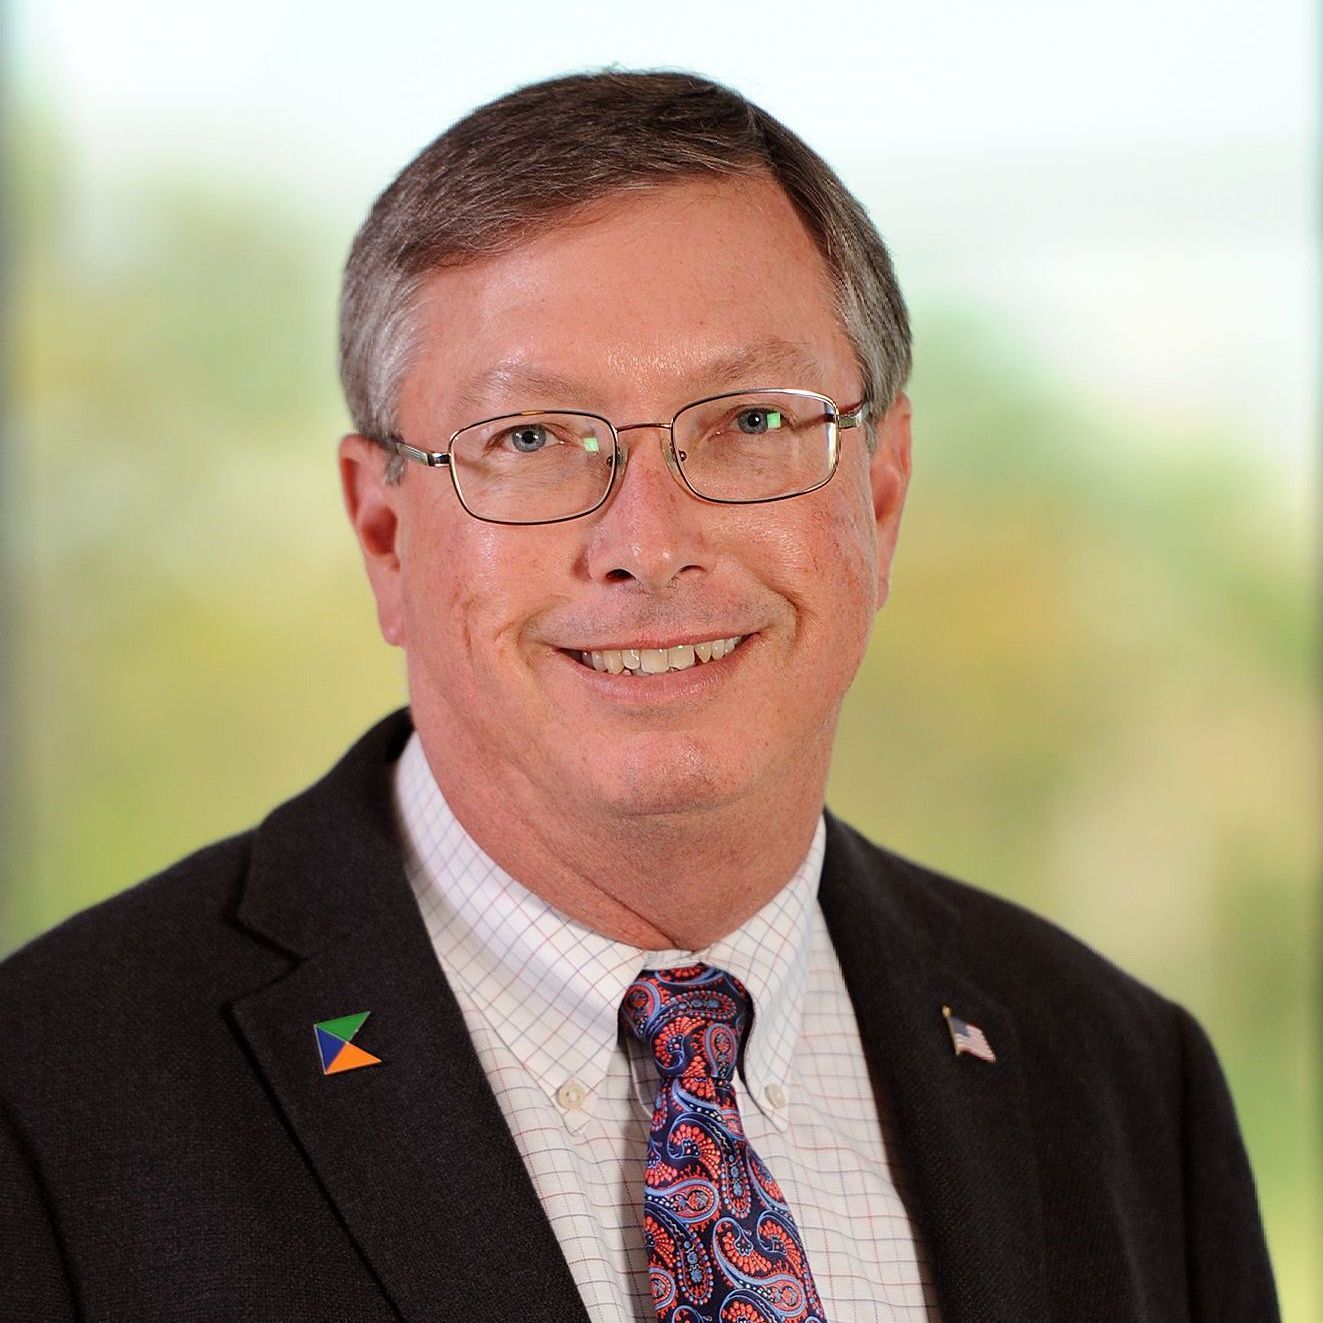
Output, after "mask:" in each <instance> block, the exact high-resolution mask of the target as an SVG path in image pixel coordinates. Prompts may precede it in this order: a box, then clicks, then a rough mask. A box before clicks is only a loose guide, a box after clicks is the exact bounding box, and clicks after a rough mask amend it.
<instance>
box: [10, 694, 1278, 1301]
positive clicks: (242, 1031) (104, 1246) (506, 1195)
mask: <svg viewBox="0 0 1323 1323" xmlns="http://www.w3.org/2000/svg"><path fill="white" fill-rule="evenodd" d="M409 729H410V727H409V723H408V719H407V716H406V715H405V714H403V713H398V714H396V715H395V716H393V717H391V718H389V719H388V720H386V721H385V722H383V723H382V724H381V725H380V726H378V727H376V728H375V729H374V730H372V731H371V732H370V733H369V734H368V735H367V736H365V737H364V738H363V739H362V740H361V741H360V742H359V743H358V744H357V745H356V746H355V747H354V748H353V749H352V750H351V751H350V752H349V753H348V754H347V755H346V757H345V758H344V759H343V761H342V762H341V763H340V764H339V765H338V766H337V767H336V768H335V769H334V770H333V771H332V772H331V773H330V774H329V775H328V776H327V777H326V778H325V779H324V780H323V781H321V782H320V783H319V784H317V785H316V786H314V787H313V788H312V789H311V790H309V791H307V792H305V793H304V794H302V795H300V796H298V797H297V798H296V799H294V800H292V801H290V802H289V803H288V804H285V805H284V806H283V807H281V808H279V809H277V810H276V811H275V812H274V813H273V814H272V815H271V816H270V817H269V818H268V819H267V820H266V821H265V822H264V823H263V824H262V825H261V826H260V827H259V828H258V829H257V830H256V831H254V832H249V833H247V834H245V835H242V836H238V837H235V838H233V839H231V840H228V841H223V842H221V843H220V844H217V845H213V846H211V847H210V848H208V849H206V850H203V851H201V852H200V853H199V854H196V855H194V856H192V857H191V858H189V859H186V860H184V861H183V862H182V863H179V864H177V865H175V866H174V867H173V868H171V869H169V870H168V871H167V872H165V873H162V874H161V875H159V876H158V877H155V878H152V879H150V880H149V881H147V882H144V883H143V884H142V885H141V886H138V887H135V888H134V889H132V890H130V891H128V892H125V893H124V894H122V895H119V896H117V897H115V898H114V899H112V900H109V901H107V902H105V903H104V904H102V905H99V906H97V907H96V908H95V909H92V910H90V911H88V912H86V913H83V914H80V915H78V916H77V917H75V918H73V919H71V920H69V921H68V922H67V923H65V924H63V925H62V926H61V927H59V928H57V929H56V930H55V931H53V932H51V933H49V934H47V935H46V936H44V937H42V938H40V939H39V940H37V941H36V942H34V943H32V944H31V945H29V946H27V947H26V948H25V949H23V950H22V951H20V952H18V953H17V954H16V955H14V956H12V957H11V958H10V959H9V960H8V961H7V962H6V963H5V964H4V965H3V966H0V1032H2V1033H3V1039H2V1040H0V1041H2V1042H3V1058H2V1059H0V1113H2V1117H3V1122H2V1126H0V1189H2V1190H3V1198H2V1199H0V1317H3V1318H13V1319H22V1320H24V1323H32V1321H33V1320H42V1321H43V1323H45V1321H47V1320H52V1321H53V1320H63V1319H71V1318H86V1319H90V1320H108V1319H125V1320H129V1319H131V1320H149V1319H150V1320H169V1323H183V1321H185V1320H194V1319H207V1320H212V1319H215V1320H221V1319H224V1320H231V1319H252V1320H262V1323H295V1321H300V1320H313V1319H318V1320H322V1319H331V1320H365V1321H366V1320H375V1319H382V1320H385V1319H398V1318H403V1319H407V1320H410V1321H411V1323H422V1320H459V1319H466V1320H467V1319H479V1320H493V1321H497V1323H503V1321H504V1320H511V1321H513V1320H516V1319H520V1320H523V1319H537V1320H539V1321H540V1323H561V1321H564V1323H570V1321H571V1320H574V1321H575V1323H584V1320H586V1317H587V1316H586V1314H585V1313H584V1310H583V1306H582V1304H581V1303H580V1301H579V1298H578V1296H577V1293H576V1291H575V1288H574V1285H573V1282H572V1280H571V1277H570V1274H569V1271H568V1269H567V1267H566V1265H565V1261H564V1259H563V1257H562V1255H561V1252H560V1250H559V1247H558V1245H557V1243H556V1240H555V1237H554V1236H553V1234H552V1232H551V1230H550V1228H549V1226H548V1223H547V1221H546V1218H545V1217H544V1215H543V1213H542V1209H541V1206H540V1204H539V1202H538V1200H537V1198H536V1196H535V1194H534V1191H533V1187H532V1185H531V1183H530V1181H529V1178H528V1175H527V1173H526V1171H525V1168H524V1165H523V1162H522V1160H521V1159H520V1156H519V1153H518V1151H517V1150H516V1148H515V1146H514V1142H513V1140H512V1139H511V1136H510V1134H509V1131H508V1129H507V1127H506V1125H505V1123H504V1120H503V1118H502V1115H501V1112H500V1109H499V1107H498V1105H497V1103H496V1101H495V1099H494V1098H493V1096H492V1093H491V1091H490V1089H489V1087H488V1085H487V1081H486V1078H485V1076H484V1074H483V1072H482V1069H481V1067H480V1065H479V1063H478V1060H477V1058H476V1056H475V1054H474V1050H473V1047H472V1044H471V1042H470V1040H469V1037H468V1035H467V1033H466V1032H465V1029H464V1025H463V1021H462V1019H461V1016H460V1013H459V1010H458V1008H457V1006H456V1004H455V1000H454V997H453V996H452V994H451V992H450V989H449V987H448V986H447V984H446V980H445V978H444V976H443V974H442V972H441V969H440V967H439V965H438V963H437V960H436V957H435V955H434V953H433V950H432V947H431V944H430V941H429V939H428V936H427V933H426V930H425V929H424V926H423V923H422V920H421V918H420V916H419V913H418V910H417V906H416V904H415V902H414V899H413V895H412V893H411V892H410V889H409V886H408V884H407V882H406V880H405V878H404V874H403V871H402V868H401V862H400V849H399V844H398V840H397V835H396V832H395V829H394V826H393V822H392V815H391V808H390V793H389V774H388V773H389V769H390V764H391V762H392V761H393V760H394V759H395V758H396V757H397V756H398V754H399V752H400V750H401V749H402V747H403V745H404V741H405V740H406V738H407V736H408V733H409ZM821 900H822V906H823V909H824V911H825V914H826V918H827V923H828V925H829V927H830V930H831V934H832V938H833V940H834V942H835V944H836V949H837V952H838V954H839V957H840V961H841V966H842V968H843V970H844V972H845V978H846V982H847V984H848V986H849V990H850V995H851V997H852V999H853V1001H854V1004H855V1008H856V1011H857V1014H858V1021H859V1026H860V1032H861V1034H862V1036H863V1042H864V1047H865V1051H866V1052H867V1054H868V1060H869V1064H870V1066H871V1068H872V1071H873V1075H874V1078H875V1081H876V1087H877V1089H878V1091H879V1095H880V1097H881V1099H882V1100H883V1102H884V1104H885V1105H886V1106H887V1107H889V1109H890V1110H891V1113H892V1115H893V1116H894V1119H895V1122H896V1127H897V1133H898V1135H899V1143H900V1145H901V1147H902V1149H903V1157H904V1161H905V1165H906V1168H907V1170H908V1171H909V1172H910V1174H911V1178H912V1190H911V1192H910V1195H909V1198H910V1201H911V1205H912V1206H911V1215H912V1216H913V1217H914V1218H915V1219H916V1221H917V1224H918V1226H919V1228H920V1230H921V1232H922V1234H923V1236H924V1237H925V1239H926V1241H927V1244H928V1247H929V1251H930V1254H931V1259H932V1263H933V1267H934V1272H935V1275H936V1280H937V1283H938V1292H939V1297H940V1303H941V1308H942V1313H943V1316H944V1319H945V1323H1035V1321H1037V1320H1049V1319H1050V1320H1062V1323H1067V1321H1068V1323H1088V1321H1090V1320H1098V1323H1103V1321H1104V1320H1105V1321H1106V1323H1121V1321H1122V1320H1140V1319H1143V1320H1164V1321H1172V1323H1174V1321H1175V1320H1184V1319H1197V1320H1201V1321H1207V1320H1228V1321H1230V1320H1236V1321H1237V1323H1267V1321H1268V1320H1271V1319H1273V1318H1275V1317H1276V1305H1275V1303H1274V1297H1273V1287H1272V1281H1271V1276H1270V1272H1269V1267H1268V1261H1267V1256H1266V1252H1265V1249H1264V1243H1263V1235H1262V1231H1261V1228H1260V1224H1259V1217H1258V1212H1257V1209H1256V1206H1255V1195H1254V1187H1253V1182H1252V1180H1251V1177H1250V1172H1249V1168H1248V1164H1247V1162H1246V1158H1245V1152H1244V1149H1243V1147H1242V1145H1241V1141H1240V1138H1239V1135H1238V1133H1237V1129H1236V1122H1235V1117H1234V1115H1233V1113H1232V1108H1231V1102H1230V1100H1229V1098H1228V1096H1227V1091H1226V1087H1225V1085H1224V1083H1223V1080H1222V1076H1221V1073H1220V1072H1219V1069H1218V1066H1217V1063H1216V1061H1215V1059H1214V1056H1213V1052H1212V1049H1211V1048H1210V1046H1209V1043H1208V1040H1207V1039H1206V1038H1205V1037H1204V1034H1203V1033H1202V1031H1201V1030H1200V1029H1199V1028H1198V1026H1197V1025H1196V1024H1195V1023H1194V1021H1193V1020H1192V1019H1191V1018H1190V1016H1189V1015H1187V1014H1186V1013H1185V1012H1184V1011H1183V1010H1181V1009H1180V1008H1179V1007H1177V1006H1174V1005H1173V1004H1171V1003H1170V1002H1168V1001H1166V1000H1164V999H1163V998H1162V997H1160V996H1158V995H1157V994H1156V993H1154V992H1152V991H1149V990H1148V989H1146V988H1144V987H1142V986H1141V985H1140V984H1138V983H1136V982H1135V981H1134V980H1132V979H1130V978H1128V977H1127V976H1126V975H1124V974H1122V973H1120V972H1119V971H1117V970H1116V969H1115V968H1113V967H1112V966H1111V965H1109V964H1108V963H1107V962H1106V961H1104V960H1103V959H1101V958H1100V957H1099V956H1097V955H1095V954H1094V953H1093V952H1091V951H1089V950H1087V949H1086V948H1085V947H1083V946H1081V945H1080V944H1079V943H1077V942H1075V941H1073V940H1072V939H1071V938H1069V937H1067V936H1065V935H1064V934H1063V933H1061V932H1060V931H1058V930H1057V929H1055V928H1053V927H1052V926H1050V925H1049V924H1047V923H1045V922H1044V921H1043V920H1041V919H1038V918H1035V917H1033V916H1032V915H1030V914H1028V913H1027V912H1025V911H1023V910H1021V909H1019V908H1017V907H1015V906H1013V905H1010V904H1008V903H1006V902H1005V901H1002V900H998V899H995V898H994V897H991V896H988V895H985V894H983V893H981V892H979V891H975V890H973V889H971V888H969V887H966V886H963V885H961V884H959V883H957V882H953V881H951V880H949V879H947V878H944V877H941V876H939V875H937V874H934V873H931V872H928V871H926V870H924V869H922V868H919V867H918V866H916V865H914V864H911V863H908V862H906V861H905V860H903V859H900V858H898V857H896V856H895V855H893V854H889V853H887V852H886V851H884V850H879V849H877V848H875V847H874V846H872V845H870V844H869V843H868V842H867V841H865V840H863V839H862V838H861V837H860V836H858V835H857V834H855V833H854V832H853V831H851V830H850V829H849V828H848V827H845V826H843V825H842V824H840V823H839V822H837V821H835V820H834V819H830V818H829V819H828V835H827V854H826V862H825V864H824V868H823V877H822V891H821ZM944 1005H949V1006H950V1007H951V1008H952V1009H953V1010H954V1011H955V1012H956V1014H958V1015H960V1016H963V1017H964V1018H966V1019H968V1020H970V1021H972V1022H974V1023H976V1024H977V1025H978V1026H979V1027H980V1028H982V1029H983V1031H984V1033H985V1034H986V1035H987V1037H988V1039H989V1041H990V1042H991V1044H992V1045H993V1047H994V1048H995V1050H996V1053H997V1061H996V1063H995V1064H988V1063H985V1062H983V1061H980V1060H977V1059H975V1058H973V1057H970V1056H967V1055H966V1056H960V1057H957V1056H956V1055H955V1054H954V1052H953V1050H952V1044H951V1041H950V1037H949V1035H948V1032H947V1028H946V1023H945V1021H944V1019H943V1017H942V1007H943V1006H944ZM364 1010H367V1011H371V1012H372V1015H371V1018H370V1019H369V1020H368V1022H367V1024H366V1025H365V1027H364V1029H363V1031H362V1033H361V1034H360V1035H359V1037H358V1038H357V1039H356V1040H355V1042H356V1044H357V1045H359V1046H361V1047H363V1048H364V1049H365V1050H367V1051H369V1052H372V1053H373V1054H375V1055H377V1056H379V1057H381V1058H382V1059H383V1062H384V1064H383V1065H381V1066H374V1067H372V1068H370V1069H363V1070H357V1071H350V1072H346V1073H344V1074H335V1075H329V1076H328V1075H323V1073H322V1070H321V1066H320V1063H319V1060H318V1056H317V1052H316V1050H315V1047H314V1036H313V1032H312V1025H313V1023H314V1021H318V1020H325V1019H329V1018H332V1017H336V1016H341V1015H349V1014H354V1013H357V1012H359V1011H364ZM833 1323H848V1320H845V1319H835V1318H834V1317H833Z"/></svg>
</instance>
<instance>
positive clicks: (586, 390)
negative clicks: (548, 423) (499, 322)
mask: <svg viewBox="0 0 1323 1323" xmlns="http://www.w3.org/2000/svg"><path fill="white" fill-rule="evenodd" d="M822 370H823V368H822V364H821V363H819V362H818V361H817V359H816V358H814V356H813V355H812V354H810V353H809V351H808V349H807V348H806V347H805V346H804V345H801V344H797V343H795V342H794V341H792V340H784V339H781V338H780V337H771V338H769V339H766V340H760V341H758V342H757V343H755V344H752V345H748V346H745V347H744V348H741V349H738V350H734V351H732V352H730V353H725V354H718V355H716V356H714V357H713V358H711V359H709V360H707V361H706V362H705V363H702V364H699V365H696V366H695V367H694V368H693V369H692V370H691V371H689V372H688V373H686V380H687V381H688V382H690V384H691V389H693V390H696V391H699V392H700V393H703V392H706V391H708V390H712V391H719V390H721V389H722V388H724V387H729V386H736V387H739V386H748V387H751V388H754V387H759V386H785V385H791V384H794V385H803V384H805V383H807V384H808V385H812V384H814V382H815V381H816V379H817V377H818V376H819V375H820V374H821V372H822ZM599 392H600V383H599V384H598V385H597V386H595V385H593V384H592V383H591V382H588V381H586V380H581V379H579V378H575V377H570V376H566V375H564V374H562V373H559V372H552V371H548V370H546V369H543V368H539V367H537V366H535V365H533V364H529V363H523V362H520V361H518V360H514V359H510V360H506V361H504V362H500V363H497V364H496V365H495V366H494V367H491V368H488V369H486V370H484V371H482V372H479V373H476V374H475V375H474V376H472V377H470V378H468V379H467V380H466V381H464V382H461V383H460V385H459V386H458V387H457V388H456V391H455V398H456V399H457V400H458V401H460V402H461V403H462V404H465V405H468V406H471V407H473V408H475V409H476V408H494V407H496V405H495V401H497V400H500V399H505V400H508V401H509V402H510V405H511V407H514V405H515V402H516V401H517V400H523V401H526V402H527V403H520V404H519V406H518V407H520V408H526V407H532V408H539V407H541V406H543V405H550V404H552V403H553V402H555V403H560V404H564V403H565V402H567V401H568V402H571V403H573V404H583V403H584V402H586V401H590V400H593V399H596V398H597V397H598V395H599Z"/></svg>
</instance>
